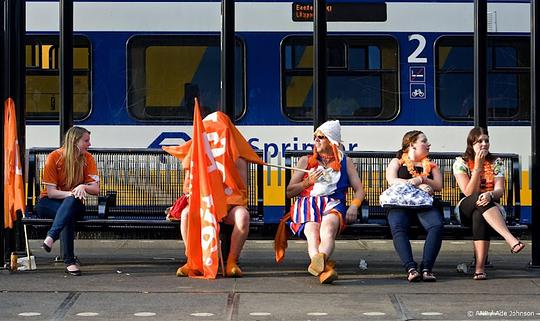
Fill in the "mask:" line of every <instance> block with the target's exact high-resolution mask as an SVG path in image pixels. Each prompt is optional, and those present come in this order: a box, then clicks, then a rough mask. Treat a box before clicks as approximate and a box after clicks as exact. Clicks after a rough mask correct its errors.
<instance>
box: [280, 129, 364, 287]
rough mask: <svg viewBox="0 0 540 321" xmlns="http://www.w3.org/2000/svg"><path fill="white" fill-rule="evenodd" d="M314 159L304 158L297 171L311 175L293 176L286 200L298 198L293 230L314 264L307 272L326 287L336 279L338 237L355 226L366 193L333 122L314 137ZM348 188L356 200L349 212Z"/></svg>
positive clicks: (312, 156)
mask: <svg viewBox="0 0 540 321" xmlns="http://www.w3.org/2000/svg"><path fill="white" fill-rule="evenodd" d="M313 135H314V136H313V140H314V144H313V155H311V156H309V157H308V156H303V157H301V158H300V159H299V160H298V164H297V167H298V168H301V169H308V170H309V171H310V172H309V174H308V173H305V172H302V171H296V172H294V174H293V176H292V178H291V180H290V182H289V185H288V186H287V191H286V193H287V197H289V198H291V197H296V196H298V197H297V199H296V201H295V203H294V205H293V206H292V207H291V221H292V222H291V225H290V227H291V230H292V231H293V233H295V234H296V235H298V236H305V238H306V239H307V243H308V252H309V257H310V259H311V263H310V264H309V266H308V272H309V273H310V274H312V275H313V276H318V277H319V281H320V282H321V283H323V284H328V283H332V282H333V281H334V280H335V279H337V277H338V274H337V272H336V271H335V262H333V261H331V260H329V258H330V256H331V255H332V253H333V252H334V246H335V238H336V235H337V234H338V233H339V232H340V231H341V230H342V229H343V228H344V227H345V222H344V221H346V222H347V223H350V222H354V221H355V220H356V218H357V215H358V209H359V208H360V204H361V203H362V200H363V199H364V196H365V193H364V189H363V186H362V182H361V181H360V178H359V177H358V173H357V172H356V168H355V166H354V164H353V162H352V160H351V159H350V158H348V157H346V156H345V154H344V153H343V152H342V151H341V148H340V147H341V143H342V142H341V126H340V124H339V121H337V120H330V121H327V122H325V123H324V124H322V125H321V126H319V127H318V128H317V130H315V133H314V134H313ZM349 186H352V187H353V189H354V191H355V194H354V196H355V198H354V199H353V200H352V202H351V205H350V206H349V208H347V206H346V204H345V194H346V193H347V189H348V188H349Z"/></svg>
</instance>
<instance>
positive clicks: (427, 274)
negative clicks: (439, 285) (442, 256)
mask: <svg viewBox="0 0 540 321" xmlns="http://www.w3.org/2000/svg"><path fill="white" fill-rule="evenodd" d="M422 280H424V282H437V278H436V277H435V274H433V272H431V271H428V270H425V271H422Z"/></svg>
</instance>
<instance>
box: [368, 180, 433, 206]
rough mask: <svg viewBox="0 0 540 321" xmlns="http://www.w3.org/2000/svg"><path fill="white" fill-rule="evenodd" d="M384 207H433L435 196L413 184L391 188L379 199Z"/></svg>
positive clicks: (397, 185)
mask: <svg viewBox="0 0 540 321" xmlns="http://www.w3.org/2000/svg"><path fill="white" fill-rule="evenodd" d="M379 202H380V204H381V206H382V207H404V208H426V207H431V206H432V205H433V196H431V195H429V193H428V192H425V191H423V190H421V189H419V188H417V187H416V186H414V185H412V184H407V183H399V184H394V185H392V186H390V187H389V188H388V189H387V190H385V191H384V192H383V193H382V194H381V196H380V197H379Z"/></svg>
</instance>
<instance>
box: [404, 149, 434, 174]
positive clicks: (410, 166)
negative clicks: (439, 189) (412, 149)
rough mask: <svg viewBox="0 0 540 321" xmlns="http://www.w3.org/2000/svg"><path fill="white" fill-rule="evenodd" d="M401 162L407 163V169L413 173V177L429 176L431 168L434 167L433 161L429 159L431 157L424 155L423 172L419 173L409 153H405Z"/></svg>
mask: <svg viewBox="0 0 540 321" xmlns="http://www.w3.org/2000/svg"><path fill="white" fill-rule="evenodd" d="M399 162H400V164H401V165H403V164H405V166H406V167H407V170H408V171H409V173H410V174H411V175H412V177H418V176H425V177H428V176H429V173H431V168H432V167H433V166H432V165H431V162H430V161H429V158H427V157H424V159H422V169H423V170H422V173H418V172H417V171H416V168H415V167H414V163H413V162H412V161H411V160H410V159H409V155H408V154H407V153H403V155H402V156H401V159H400V161H399Z"/></svg>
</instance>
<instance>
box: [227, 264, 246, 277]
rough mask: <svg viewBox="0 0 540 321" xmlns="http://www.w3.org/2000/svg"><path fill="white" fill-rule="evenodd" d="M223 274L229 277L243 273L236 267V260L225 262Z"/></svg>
mask: <svg viewBox="0 0 540 321" xmlns="http://www.w3.org/2000/svg"><path fill="white" fill-rule="evenodd" d="M225 275H226V276H227V277H229V278H241V277H242V276H243V275H244V274H243V273H242V270H241V269H240V268H239V267H238V265H237V264H236V262H232V261H231V262H227V268H226V269H225Z"/></svg>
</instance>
